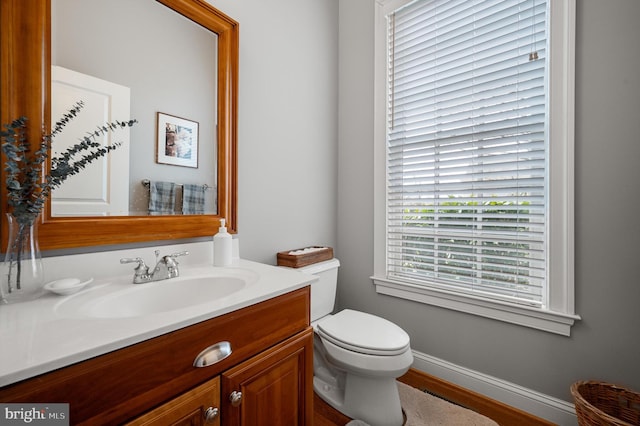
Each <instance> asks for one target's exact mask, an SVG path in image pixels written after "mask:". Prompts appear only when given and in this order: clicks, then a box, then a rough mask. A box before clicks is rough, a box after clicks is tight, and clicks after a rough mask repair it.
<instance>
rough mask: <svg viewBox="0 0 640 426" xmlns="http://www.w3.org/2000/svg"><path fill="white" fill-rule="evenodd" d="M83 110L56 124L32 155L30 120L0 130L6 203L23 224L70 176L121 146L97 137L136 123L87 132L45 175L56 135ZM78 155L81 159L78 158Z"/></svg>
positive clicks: (78, 108) (76, 106) (110, 124)
mask: <svg viewBox="0 0 640 426" xmlns="http://www.w3.org/2000/svg"><path fill="white" fill-rule="evenodd" d="M83 107H84V102H82V101H80V102H77V103H76V104H74V105H73V107H72V108H71V109H69V110H68V111H67V112H66V113H64V114H63V115H62V117H61V118H60V119H59V120H58V121H57V122H56V123H55V125H54V127H53V129H52V131H51V133H50V134H48V135H43V136H42V138H41V142H40V144H39V146H38V149H37V150H36V151H35V152H33V153H32V152H31V144H30V142H29V140H28V137H27V130H26V129H27V118H26V117H20V118H18V119H16V120H14V121H12V122H11V123H9V124H5V125H4V126H3V127H4V128H5V129H6V130H2V131H0V139H1V140H3V141H4V142H3V143H2V150H3V152H4V154H5V156H6V161H5V172H6V179H5V183H6V187H7V203H8V204H9V206H10V207H11V208H12V209H13V215H14V216H15V217H16V219H17V220H18V222H20V223H23V224H24V223H30V222H32V221H33V220H34V219H35V218H36V217H37V216H38V215H39V214H40V212H41V211H42V209H43V207H44V204H45V202H46V200H47V198H48V197H49V195H50V194H51V191H52V190H53V189H55V188H57V187H59V186H60V185H61V184H62V183H63V182H64V181H66V180H67V179H68V178H69V177H70V176H73V175H76V174H78V173H79V172H80V171H81V170H83V169H85V168H86V167H87V165H88V164H90V163H92V162H93V161H95V160H97V159H99V158H101V157H104V156H105V155H107V154H108V153H109V152H111V151H113V150H115V149H117V148H118V147H120V146H121V145H122V143H121V142H118V143H114V144H113V145H109V146H102V145H101V144H100V143H99V141H98V138H100V137H102V136H104V135H106V134H108V133H110V132H112V131H116V130H119V129H124V128H128V127H132V126H133V125H134V124H136V123H137V120H129V121H115V122H108V123H105V124H103V125H101V126H98V127H96V129H94V130H93V131H91V132H89V133H87V135H86V136H84V137H82V138H81V139H80V140H79V142H78V143H77V144H75V145H73V146H71V147H69V148H67V149H66V150H65V151H64V152H63V153H62V154H60V155H57V156H55V157H52V158H51V170H50V171H49V173H46V171H45V166H46V161H47V159H48V158H49V153H50V152H51V145H52V142H53V139H54V137H55V136H57V135H59V134H60V132H62V130H63V129H64V128H65V127H66V125H67V124H69V122H70V121H71V120H73V119H74V118H75V117H76V116H77V115H78V114H79V113H80V111H81V110H82V108H83ZM78 155H79V157H78Z"/></svg>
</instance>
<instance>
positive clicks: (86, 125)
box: [51, 66, 130, 216]
mask: <svg viewBox="0 0 640 426" xmlns="http://www.w3.org/2000/svg"><path fill="white" fill-rule="evenodd" d="M51 68H52V69H51V94H52V102H51V122H52V126H53V125H54V123H55V122H56V121H58V119H59V118H60V117H62V115H63V114H64V113H65V112H67V111H68V110H69V109H70V108H71V107H72V106H73V105H74V104H75V103H77V102H78V101H83V102H84V108H83V109H82V110H81V112H80V113H79V114H78V115H77V116H76V117H75V118H74V119H73V120H71V122H70V123H68V124H67V126H66V127H65V129H64V130H63V131H62V133H60V134H59V135H57V136H56V137H55V138H54V140H53V143H52V147H53V148H52V151H53V156H56V155H57V154H60V153H61V152H63V151H64V150H65V149H67V148H68V147H70V146H72V145H74V144H76V143H77V142H78V140H79V139H80V138H81V137H83V136H85V135H86V134H87V133H88V132H91V131H92V130H94V129H96V127H98V126H101V125H103V124H104V123H106V122H110V121H111V122H112V121H116V120H120V121H128V120H130V115H129V114H130V89H129V88H128V87H125V86H121V85H119V84H115V83H111V82H109V81H106V80H101V79H99V78H95V77H92V76H90V75H86V74H82V73H79V72H76V71H72V70H69V69H66V68H62V67H58V66H52V67H51ZM99 142H100V143H101V144H102V145H103V146H107V145H111V144H112V143H116V142H122V145H121V146H120V147H119V148H118V149H116V150H115V151H111V152H110V153H109V154H108V155H106V156H104V157H101V158H99V159H97V160H95V161H94V162H93V163H91V164H89V166H88V167H87V168H85V169H84V170H81V171H80V173H79V174H77V175H74V176H71V177H70V178H68V179H67V180H66V181H65V182H64V183H63V184H62V185H61V186H60V187H59V188H57V189H55V190H54V191H53V193H52V195H51V211H52V214H53V215H54V216H69V215H70V216H83V215H91V216H95V215H105V216H106V215H126V214H127V212H128V210H129V129H128V128H125V129H121V130H117V131H115V132H112V133H110V134H108V135H106V136H105V137H103V138H102V139H101V140H99Z"/></svg>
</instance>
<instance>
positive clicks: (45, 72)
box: [0, 0, 238, 250]
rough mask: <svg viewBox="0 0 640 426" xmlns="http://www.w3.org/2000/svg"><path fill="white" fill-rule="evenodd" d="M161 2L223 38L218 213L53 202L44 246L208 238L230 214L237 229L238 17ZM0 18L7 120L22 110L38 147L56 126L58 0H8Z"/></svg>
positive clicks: (2, 101) (187, 2)
mask: <svg viewBox="0 0 640 426" xmlns="http://www.w3.org/2000/svg"><path fill="white" fill-rule="evenodd" d="M156 1H158V2H159V3H162V4H164V5H165V6H167V7H169V8H170V9H172V10H174V11H175V12H177V13H179V14H181V15H183V16H185V17H186V18H188V19H190V20H191V21H193V22H195V23H197V24H199V25H201V26H202V27H204V28H206V29H208V30H210V31H212V32H213V33H215V34H217V36H218V49H217V123H218V126H217V130H216V137H217V150H216V154H217V160H216V161H217V204H218V205H217V208H218V213H217V214H215V215H189V216H182V215H168V216H147V215H144V216H115V217H100V216H93V217H69V216H65V217H55V216H52V215H51V205H50V203H49V204H48V205H47V206H46V208H45V210H44V211H43V214H42V215H41V219H40V223H39V231H38V232H39V243H40V249H41V250H56V249H69V248H78V247H90V246H100V245H118V244H129V243H140V242H146V241H165V240H179V239H188V238H197V237H204V236H209V235H213V234H214V233H215V232H216V229H217V227H218V223H219V220H220V218H223V217H224V218H225V219H226V220H227V227H228V229H229V230H230V231H231V232H236V231H237V91H238V23H237V22H235V21H234V20H233V19H231V18H229V17H228V16H226V15H225V14H223V13H221V12H220V11H218V10H217V9H215V8H214V7H213V6H211V5H210V4H209V3H207V2H206V1H204V0H156ZM0 21H1V22H2V26H1V27H0V123H2V124H4V123H9V122H10V121H12V120H14V119H15V118H17V117H20V116H26V117H28V119H29V121H28V134H29V135H30V136H29V137H30V140H31V143H32V144H33V145H38V144H39V143H40V136H39V135H42V134H43V133H48V132H49V129H50V127H51V118H50V117H51V2H50V0H26V1H25V0H2V1H1V2H0ZM78 36H79V37H81V36H82V35H81V34H79V35H78ZM212 78H213V75H212ZM212 119H216V118H215V117H214V118H212ZM33 135H36V136H35V137H34V136H33ZM2 164H4V158H3V159H2ZM2 169H4V167H3V168H2ZM0 176H1V184H2V185H1V194H2V203H1V206H2V212H3V213H4V212H5V211H6V210H7V206H6V201H5V200H6V188H5V185H4V181H5V178H4V170H2V171H1V172H0ZM1 219H2V221H1V222H2V228H1V231H2V232H1V233H2V241H1V244H2V245H1V247H0V248H1V249H2V250H4V248H5V247H6V242H7V232H8V229H7V223H6V220H4V217H2V218H1Z"/></svg>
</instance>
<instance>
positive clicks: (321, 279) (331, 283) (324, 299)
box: [296, 258, 340, 322]
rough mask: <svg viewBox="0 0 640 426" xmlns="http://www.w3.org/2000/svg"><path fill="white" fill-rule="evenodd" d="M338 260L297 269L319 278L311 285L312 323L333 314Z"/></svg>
mask: <svg viewBox="0 0 640 426" xmlns="http://www.w3.org/2000/svg"><path fill="white" fill-rule="evenodd" d="M339 266H340V261H339V260H338V259H335V258H334V259H331V260H326V261H324V262H319V263H314V264H312V265H309V266H303V267H301V268H296V270H297V271H300V272H304V273H305V274H311V275H315V276H317V277H318V281H316V282H314V283H313V284H311V321H312V322H313V321H316V320H318V319H320V318H322V317H324V316H326V315H329V314H330V313H332V312H333V308H334V306H335V303H336V289H337V285H338V267H339Z"/></svg>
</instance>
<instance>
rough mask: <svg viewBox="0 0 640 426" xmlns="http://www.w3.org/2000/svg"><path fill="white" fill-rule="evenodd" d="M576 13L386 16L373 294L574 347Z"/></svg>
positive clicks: (446, 7)
mask: <svg viewBox="0 0 640 426" xmlns="http://www.w3.org/2000/svg"><path fill="white" fill-rule="evenodd" d="M552 3H553V8H551V6H552ZM574 9H575V5H574V4H573V3H572V1H567V0H563V1H557V2H556V1H554V2H548V1H547V0H502V1H498V0H474V1H468V0H466V1H465V0H460V1H453V0H446V1H445V0H418V1H413V2H403V1H386V2H383V3H382V4H381V6H380V10H379V11H378V27H379V28H378V34H377V42H376V45H377V49H378V50H377V53H378V56H377V61H376V64H377V69H376V72H377V77H376V80H377V85H378V88H377V90H380V91H381V92H379V93H377V97H376V99H377V100H378V101H377V105H376V108H377V110H376V119H377V123H378V128H377V129H376V147H377V149H378V150H377V152H376V153H377V156H376V158H378V160H379V161H376V176H377V177H378V179H377V182H378V183H377V185H376V196H380V195H381V194H383V197H381V198H383V199H382V200H381V201H379V202H376V241H377V243H376V271H375V274H374V283H375V285H376V290H377V291H378V292H379V293H383V294H388V295H393V296H399V297H405V298H410V299H412V300H418V301H422V302H425V303H429V304H436V305H439V306H444V307H448V308H452V309H457V310H461V311H465V312H470V313H474V314H478V315H483V316H488V317H492V318H496V319H501V320H505V321H509V322H514V323H518V324H522V325H527V326H531V327H535V328H539V329H543V330H547V331H551V332H556V333H560V334H566V335H568V334H569V331H570V327H571V325H572V324H573V322H574V320H575V319H577V318H578V317H577V316H576V315H574V311H573V309H574V308H573V272H572V271H573V264H572V260H573V230H572V221H573V217H572V215H573V200H572V198H573V197H572V194H573V181H572V175H573V164H572V162H573V136H572V132H573V89H572V87H571V84H570V82H572V78H573V76H572V75H571V74H572V70H573V50H572V46H573V38H572V34H573V16H574V13H573V11H574ZM550 88H553V90H550ZM380 122H382V123H383V124H382V125H380ZM380 146H382V149H380Z"/></svg>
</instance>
